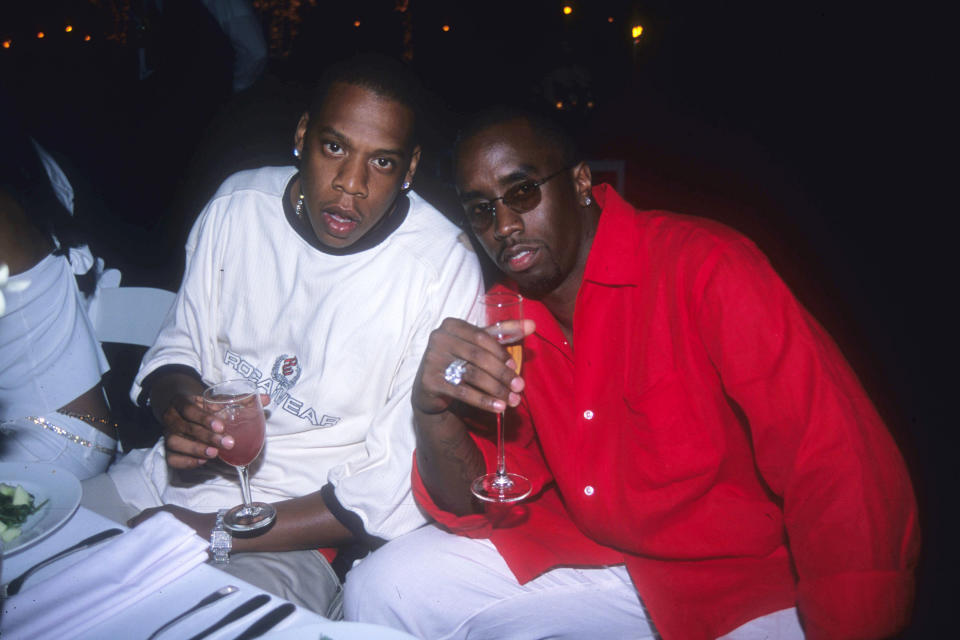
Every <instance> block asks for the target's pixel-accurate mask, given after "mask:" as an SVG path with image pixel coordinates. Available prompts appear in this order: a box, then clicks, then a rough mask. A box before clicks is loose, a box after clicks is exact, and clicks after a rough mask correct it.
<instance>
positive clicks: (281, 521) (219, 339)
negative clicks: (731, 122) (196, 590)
mask: <svg viewBox="0 0 960 640" xmlns="http://www.w3.org/2000/svg"><path fill="white" fill-rule="evenodd" d="M411 81H412V76H408V74H407V72H406V70H405V69H404V68H402V67H400V66H399V65H395V64H393V63H389V62H388V61H385V60H378V59H357V60H353V61H349V62H347V63H345V64H343V65H341V66H339V67H337V68H334V69H331V70H330V71H329V72H328V73H327V75H326V77H325V79H324V80H323V81H322V82H321V85H320V87H319V88H318V92H317V94H316V96H315V97H314V99H313V101H312V104H311V106H310V108H309V110H308V111H307V112H306V113H304V114H303V116H302V117H301V119H300V121H299V123H298V125H297V129H296V134H295V136H294V141H295V147H294V155H295V156H296V157H297V158H299V162H300V167H299V171H298V170H297V169H296V168H295V167H266V168H262V169H258V170H254V171H246V172H242V173H239V174H236V175H234V176H232V177H231V178H229V179H228V180H227V181H226V182H225V183H224V184H223V185H222V186H221V187H220V189H219V191H218V192H217V193H216V194H215V195H214V197H213V199H212V200H211V201H210V202H209V203H208V204H207V206H206V208H205V209H204V210H203V212H202V213H201V215H200V217H199V219H198V220H197V222H196V224H195V225H194V227H193V230H192V232H191V234H190V237H189V240H188V242H187V264H186V271H185V275H184V280H183V284H182V285H181V288H180V291H179V293H178V295H177V299H176V302H175V303H174V306H173V308H172V310H171V311H170V313H169V315H168V317H167V319H166V322H165V325H164V328H163V330H162V331H161V333H160V335H159V337H158V338H157V341H156V343H155V344H154V346H153V347H151V349H150V350H149V351H148V352H147V354H146V355H145V357H144V359H143V363H142V365H141V368H140V372H139V374H138V375H137V378H136V380H135V383H134V387H133V390H132V395H133V396H134V397H135V398H136V399H138V400H139V401H141V402H145V403H149V406H150V407H151V408H152V410H153V413H154V415H156V417H157V418H158V419H159V420H160V421H161V423H163V425H164V435H165V437H164V439H163V440H162V441H161V442H160V443H158V444H157V445H156V446H155V447H153V448H152V449H149V450H147V449H144V450H135V451H133V452H131V453H130V454H128V455H127V456H126V457H125V458H123V459H122V460H120V461H119V462H118V463H117V464H115V465H114V467H113V468H112V469H111V471H110V472H109V478H108V479H109V480H110V482H106V481H105V479H104V477H100V478H99V479H96V482H97V484H96V485H93V484H91V483H89V482H88V484H87V486H86V487H85V493H86V494H87V495H86V496H85V501H86V502H87V504H90V505H91V506H92V507H93V508H95V509H98V510H100V511H101V512H106V511H109V507H103V506H99V507H98V506H97V505H96V504H93V503H100V504H101V505H103V504H105V503H106V504H113V505H116V504H117V503H118V502H120V501H122V503H123V505H124V509H125V511H120V512H117V511H114V512H113V514H112V515H113V517H115V518H123V517H130V516H132V515H134V514H136V513H138V512H140V511H143V512H142V513H140V515H138V516H136V517H135V518H134V519H133V521H132V522H133V523H134V524H136V523H138V522H140V521H141V520H143V519H144V518H146V517H148V516H149V515H152V513H153V511H154V510H156V509H158V508H160V509H165V510H168V511H171V512H173V513H174V514H175V515H176V516H177V517H178V518H180V519H181V520H183V521H184V522H187V523H188V524H190V525H191V526H193V527H194V528H195V529H196V530H197V532H198V534H200V535H202V536H205V537H209V536H211V532H212V531H213V530H214V529H215V527H216V526H217V512H218V510H222V509H225V508H229V507H232V506H234V505H235V504H237V503H238V502H239V501H240V490H239V487H238V484H237V479H236V471H235V470H234V468H232V467H230V466H228V465H226V464H224V463H222V462H221V461H219V460H216V458H217V455H218V453H219V450H220V449H221V448H230V447H231V446H233V440H232V438H231V437H230V436H224V435H223V433H222V431H223V426H222V424H220V422H219V421H218V420H217V419H215V418H214V417H213V416H212V415H211V414H208V413H206V412H204V411H203V410H202V408H201V404H200V403H199V401H198V398H199V396H200V394H201V393H202V392H203V390H204V388H205V387H206V386H208V385H209V384H213V383H216V382H220V381H223V380H228V379H232V378H247V379H250V380H253V381H255V382H256V383H257V385H258V387H259V389H260V391H261V393H262V394H265V395H269V397H270V402H269V404H268V407H267V409H268V412H269V415H268V419H267V437H266V444H265V446H264V449H263V453H262V454H261V456H260V458H259V459H258V460H257V461H256V462H255V463H254V464H253V465H252V466H251V474H250V476H251V488H252V494H253V499H254V500H259V501H264V502H270V503H272V504H273V505H274V506H275V508H276V510H277V513H278V516H277V521H276V523H275V525H274V526H272V527H271V528H270V529H269V530H268V531H267V532H266V533H265V534H263V535H260V536H257V537H252V538H235V539H233V540H232V552H233V553H234V554H235V555H233V556H232V557H231V560H230V562H229V563H228V564H226V565H224V567H225V568H226V569H227V570H228V571H231V572H234V573H236V574H237V575H239V576H240V577H242V578H244V579H246V580H248V581H251V582H255V583H257V584H259V585H260V586H261V587H263V588H265V589H267V590H270V591H273V592H274V593H277V594H278V595H281V596H283V597H286V598H288V599H292V600H294V601H296V602H299V603H301V604H303V605H305V606H308V607H309V608H311V609H313V610H315V611H318V612H319V613H321V614H323V615H327V616H330V617H337V616H338V615H339V589H340V585H339V581H338V580H337V577H336V575H334V571H333V569H331V566H330V564H329V563H328V562H327V560H326V559H325V557H324V555H322V554H321V553H319V552H318V551H317V550H318V548H331V547H332V548H335V550H336V551H337V552H338V554H339V560H337V561H334V564H335V565H339V566H340V569H341V571H340V573H341V574H342V573H343V571H345V569H346V568H348V567H349V563H350V561H351V560H352V559H354V558H355V557H357V555H359V554H362V553H363V552H364V551H363V548H369V547H376V546H377V545H378V544H379V543H381V542H382V541H385V540H389V539H392V538H394V537H396V536H399V535H401V534H403V533H406V532H408V531H410V530H412V529H414V528H416V527H419V526H420V525H422V524H424V522H425V519H424V516H423V514H422V513H421V511H420V510H419V508H418V507H417V505H416V503H415V501H414V500H413V498H412V496H411V493H410V470H411V461H412V455H413V449H414V434H413V421H412V409H411V403H410V392H411V387H412V384H413V380H414V377H415V374H416V372H417V367H418V365H419V362H420V358H421V356H422V354H423V351H424V349H425V347H426V344H427V340H428V338H429V335H430V332H431V331H432V330H433V329H434V328H436V327H437V326H438V325H439V324H440V321H441V320H442V319H443V318H444V317H447V316H451V315H453V316H456V317H461V318H468V317H469V316H470V315H471V310H472V308H473V304H474V301H475V299H476V296H477V295H478V294H479V293H481V292H482V289H483V284H482V277H481V273H480V268H479V265H478V262H477V260H476V256H475V255H474V253H473V251H472V249H471V248H470V245H469V242H468V241H467V240H466V239H465V237H464V236H463V234H462V233H461V231H460V230H459V229H458V228H457V227H456V226H455V225H454V224H452V223H451V222H449V221H448V220H447V219H446V218H444V216H443V215H441V214H440V213H439V212H438V211H437V210H436V209H434V208H433V207H432V206H430V205H429V204H428V203H427V202H426V201H424V200H423V199H422V198H421V197H419V196H418V195H417V194H416V193H415V192H413V191H412V190H411V183H412V181H413V177H414V174H415V172H416V168H417V163H418V161H419V159H420V147H419V146H418V145H417V144H416V129H415V121H416V119H415V111H416V107H415V100H414V99H413V98H412V97H411V96H413V95H415V92H414V91H413V89H411V86H413V85H412V82H411ZM111 485H112V486H111ZM114 491H115V493H114ZM116 494H118V495H119V498H120V501H118V500H117V499H116ZM94 496H95V497H94ZM218 537H222V534H221V535H218ZM358 547H359V548H361V549H360V550H358ZM220 551H221V555H223V552H222V550H220ZM239 552H257V553H239ZM326 555H327V556H328V557H329V556H330V555H332V553H328V554H326ZM320 576H325V577H326V578H327V579H326V580H321V579H320Z"/></svg>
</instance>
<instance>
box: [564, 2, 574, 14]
mask: <svg viewBox="0 0 960 640" xmlns="http://www.w3.org/2000/svg"><path fill="white" fill-rule="evenodd" d="M571 13H573V7H571V6H570V5H568V4H565V5H563V15H565V16H568V15H570V14H571Z"/></svg>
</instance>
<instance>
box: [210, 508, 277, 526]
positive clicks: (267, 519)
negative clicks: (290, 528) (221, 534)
mask: <svg viewBox="0 0 960 640" xmlns="http://www.w3.org/2000/svg"><path fill="white" fill-rule="evenodd" d="M276 519H277V510H276V509H274V508H273V506H272V505H269V504H267V503H265V502H251V503H250V504H248V505H244V504H241V505H237V506H236V507H234V508H233V509H230V511H227V513H226V515H224V516H223V528H224V529H226V530H227V531H230V532H231V533H249V532H251V531H258V530H260V529H263V528H264V527H269V526H270V525H271V524H273V521H274V520H276Z"/></svg>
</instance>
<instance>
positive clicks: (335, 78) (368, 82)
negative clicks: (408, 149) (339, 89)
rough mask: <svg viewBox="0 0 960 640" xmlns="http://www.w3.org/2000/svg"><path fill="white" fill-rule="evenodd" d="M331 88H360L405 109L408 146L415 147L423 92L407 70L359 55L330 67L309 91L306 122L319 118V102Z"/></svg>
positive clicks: (375, 56) (382, 59) (387, 60)
mask: <svg viewBox="0 0 960 640" xmlns="http://www.w3.org/2000/svg"><path fill="white" fill-rule="evenodd" d="M335 84H346V85H351V86H354V87H361V88H363V89H367V90H369V91H371V92H372V93H374V94H375V95H377V96H379V97H381V98H386V99H387V100H393V101H395V102H399V103H400V104H402V105H404V106H405V107H407V108H409V109H410V110H411V111H412V112H413V128H412V131H411V142H412V143H414V144H416V142H417V141H418V140H419V134H418V127H417V122H418V121H419V120H420V115H421V114H420V112H421V106H420V105H421V101H422V100H423V89H422V87H421V85H420V80H419V78H418V77H417V76H416V74H414V73H413V71H411V70H410V68H409V67H408V66H406V65H405V64H403V63H402V62H400V61H399V60H395V59H393V58H388V57H386V56H382V55H379V54H363V55H359V56H355V57H353V58H348V59H346V60H342V61H340V62H337V63H334V64H333V65H331V66H330V67H327V69H326V70H325V71H324V72H323V75H321V76H320V80H319V81H318V82H317V85H316V87H315V88H314V90H313V96H312V97H311V99H310V106H309V108H308V110H307V113H308V114H309V116H310V120H315V119H316V118H317V117H319V113H320V111H321V110H322V109H323V102H324V100H325V99H326V97H327V94H328V93H329V92H330V88H331V87H332V86H333V85H335Z"/></svg>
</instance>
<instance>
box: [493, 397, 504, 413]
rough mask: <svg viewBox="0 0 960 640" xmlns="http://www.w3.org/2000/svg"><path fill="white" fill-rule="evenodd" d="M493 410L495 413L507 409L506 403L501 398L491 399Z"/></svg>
mask: <svg viewBox="0 0 960 640" xmlns="http://www.w3.org/2000/svg"><path fill="white" fill-rule="evenodd" d="M493 410H494V411H496V412H497V413H499V412H501V411H506V410H507V405H506V403H505V402H504V401H503V400H494V401H493Z"/></svg>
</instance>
